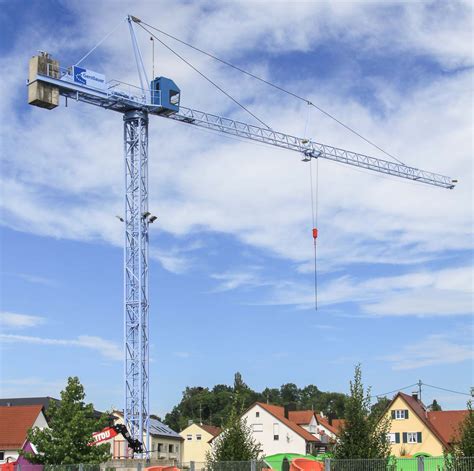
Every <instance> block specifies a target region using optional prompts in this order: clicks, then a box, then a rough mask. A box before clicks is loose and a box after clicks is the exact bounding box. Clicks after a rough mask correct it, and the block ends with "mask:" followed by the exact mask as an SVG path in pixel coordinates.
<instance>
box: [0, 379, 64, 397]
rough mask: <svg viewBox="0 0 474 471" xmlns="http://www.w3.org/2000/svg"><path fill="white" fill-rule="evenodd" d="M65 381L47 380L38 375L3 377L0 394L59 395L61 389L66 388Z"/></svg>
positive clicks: (4, 395)
mask: <svg viewBox="0 0 474 471" xmlns="http://www.w3.org/2000/svg"><path fill="white" fill-rule="evenodd" d="M65 383H66V381H65V380H45V379H44V378H38V377H36V376H27V377H22V378H8V379H7V378H2V379H1V381H0V395H1V396H2V397H21V396H52V397H59V391H61V389H63V388H64V386H65Z"/></svg>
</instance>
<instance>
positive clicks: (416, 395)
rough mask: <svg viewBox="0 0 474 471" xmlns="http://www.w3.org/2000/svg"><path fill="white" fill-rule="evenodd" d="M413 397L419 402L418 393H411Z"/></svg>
mask: <svg viewBox="0 0 474 471" xmlns="http://www.w3.org/2000/svg"><path fill="white" fill-rule="evenodd" d="M411 397H412V398H413V399H415V401H418V393H416V392H413V393H411Z"/></svg>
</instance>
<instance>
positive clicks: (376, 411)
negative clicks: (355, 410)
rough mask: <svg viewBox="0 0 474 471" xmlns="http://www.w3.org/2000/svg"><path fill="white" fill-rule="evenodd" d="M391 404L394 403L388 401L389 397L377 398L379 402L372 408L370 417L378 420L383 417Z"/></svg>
mask: <svg viewBox="0 0 474 471" xmlns="http://www.w3.org/2000/svg"><path fill="white" fill-rule="evenodd" d="M390 402H392V401H391V400H390V399H388V398H387V397H379V398H377V402H376V403H375V404H374V405H373V406H371V408H370V415H373V416H375V417H376V418H377V419H378V418H380V417H382V415H383V414H384V413H385V411H386V410H387V408H388V405H389V404H390Z"/></svg>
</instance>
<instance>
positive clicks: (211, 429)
mask: <svg viewBox="0 0 474 471" xmlns="http://www.w3.org/2000/svg"><path fill="white" fill-rule="evenodd" d="M196 425H197V426H198V427H201V428H202V429H203V430H205V431H206V432H207V433H210V434H211V435H212V436H213V437H217V435H219V434H220V433H221V432H222V429H221V428H220V427H214V425H205V424H196Z"/></svg>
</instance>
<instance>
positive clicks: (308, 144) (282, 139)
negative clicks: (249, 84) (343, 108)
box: [30, 74, 456, 189]
mask: <svg viewBox="0 0 474 471" xmlns="http://www.w3.org/2000/svg"><path fill="white" fill-rule="evenodd" d="M36 80H37V81H39V82H44V83H47V84H50V85H54V86H56V87H58V89H59V94H60V95H62V96H65V97H69V98H72V99H75V100H76V101H82V102H86V103H89V104H92V105H96V106H99V107H101V108H106V109H110V110H114V111H118V112H120V113H126V112H127V111H130V110H133V109H141V110H143V111H146V112H147V113H149V114H152V115H156V116H160V117H163V118H169V119H173V120H175V121H179V122H182V123H186V124H192V125H194V126H198V127H202V128H207V129H211V130H214V131H218V132H222V133H225V134H231V135H233V136H238V137H240V138H242V139H247V140H252V141H257V142H261V143H264V144H268V145H272V146H276V147H280V148H284V149H288V150H292V151H296V152H300V153H301V154H303V160H308V158H320V157H321V158H324V159H328V160H332V161H334V162H339V163H344V164H347V165H351V166H354V167H359V168H363V169H367V170H371V171H374V172H378V173H383V174H386V175H391V176H394V177H400V178H405V179H408V180H412V181H416V182H420V183H426V184H428V185H434V186H439V187H441V188H448V189H453V188H454V186H455V183H456V180H453V179H451V178H450V177H448V176H445V175H440V174H437V173H433V172H428V171H425V170H421V169H418V168H414V167H408V166H406V165H403V164H398V163H395V162H389V161H387V160H383V159H379V158H376V157H371V156H368V155H364V154H359V153H357V152H353V151H349V150H345V149H340V148H337V147H333V146H329V145H327V144H320V143H318V142H314V141H311V140H307V139H303V138H299V137H296V136H291V135H290V134H285V133H281V132H277V131H273V130H271V129H266V128H262V127H259V126H256V125H253V124H248V123H243V122H240V121H235V120H233V119H230V118H224V117H222V116H217V115H213V114H211V113H206V112H204V111H198V110H193V109H191V108H186V107H183V106H180V107H179V111H178V112H177V113H169V111H168V110H165V112H164V111H163V108H162V107H161V106H160V105H159V104H158V103H157V102H155V103H152V104H151V103H149V102H147V100H146V94H145V93H143V90H141V89H139V88H137V87H133V89H129V90H126V91H123V89H121V88H120V87H115V86H109V88H108V90H106V91H104V90H98V89H91V88H90V87H86V86H83V85H79V84H77V83H72V82H70V81H67V80H64V79H60V78H56V77H51V76H48V75H42V74H38V75H37V77H36ZM109 83H111V82H109ZM30 84H31V82H30ZM140 92H141V93H140ZM154 100H155V101H157V100H156V98H154Z"/></svg>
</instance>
